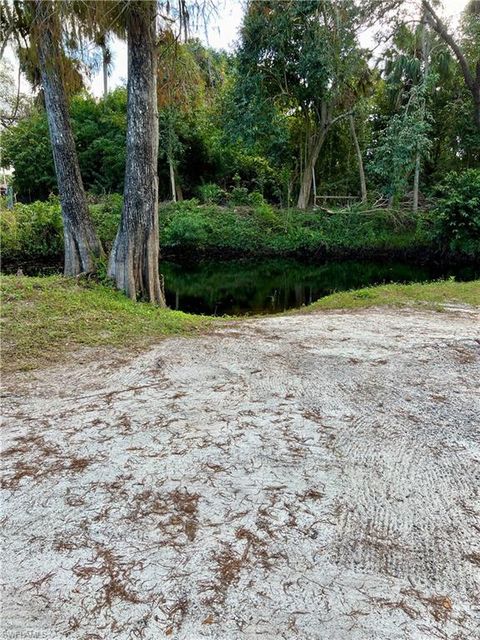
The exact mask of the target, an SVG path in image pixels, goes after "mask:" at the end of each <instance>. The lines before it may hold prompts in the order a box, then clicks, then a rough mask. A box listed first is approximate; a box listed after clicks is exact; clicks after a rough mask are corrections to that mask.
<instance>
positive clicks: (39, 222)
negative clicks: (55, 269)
mask: <svg viewBox="0 0 480 640" xmlns="http://www.w3.org/2000/svg"><path fill="white" fill-rule="evenodd" d="M0 234H1V245H2V258H3V260H4V261H5V262H10V261H16V260H18V259H23V260H38V261H44V260H49V259H57V258H58V257H59V256H61V255H62V253H63V225H62V216H61V212H60V203H59V202H58V199H57V198H54V197H51V198H50V199H49V200H48V201H47V202H39V201H37V202H33V203H32V204H29V205H26V204H16V205H15V206H14V208H13V209H12V210H8V209H7V210H4V211H2V212H1V215H0Z"/></svg>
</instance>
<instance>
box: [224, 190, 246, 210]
mask: <svg viewBox="0 0 480 640" xmlns="http://www.w3.org/2000/svg"><path fill="white" fill-rule="evenodd" d="M228 201H229V203H230V204H232V205H234V206H237V207H241V206H244V207H246V206H248V205H249V204H250V194H249V193H248V189H247V188H246V187H233V189H232V190H231V191H230V193H229V194H228Z"/></svg>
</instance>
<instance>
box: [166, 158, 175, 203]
mask: <svg viewBox="0 0 480 640" xmlns="http://www.w3.org/2000/svg"><path fill="white" fill-rule="evenodd" d="M168 166H169V168H170V188H171V191H172V201H173V202H176V201H177V186H176V184H175V167H174V166H173V162H172V160H171V159H170V158H169V159H168Z"/></svg>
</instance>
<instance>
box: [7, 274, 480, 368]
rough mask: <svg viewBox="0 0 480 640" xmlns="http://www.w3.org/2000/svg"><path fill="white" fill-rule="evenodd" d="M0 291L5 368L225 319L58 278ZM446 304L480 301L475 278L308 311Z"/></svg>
mask: <svg viewBox="0 0 480 640" xmlns="http://www.w3.org/2000/svg"><path fill="white" fill-rule="evenodd" d="M1 291H2V313H3V317H4V320H3V323H2V342H3V346H2V354H3V362H2V366H3V370H4V371H5V372H6V371H9V372H13V371H23V370H28V369H33V368H37V367H39V366H42V365H49V364H54V363H56V362H58V361H60V360H62V358H65V356H66V354H68V353H71V352H72V351H73V350H75V349H78V348H79V347H95V348H96V350H95V352H94V353H95V354H96V356H95V357H98V351H97V350H98V348H101V347H104V346H105V347H106V346H113V347H118V348H121V347H125V345H128V348H129V349H132V348H134V349H135V348H141V347H145V346H146V345H147V344H149V343H152V342H154V341H156V340H158V339H159V338H161V337H164V336H168V335H174V334H179V333H181V334H183V335H195V334H197V333H198V332H199V331H204V330H207V329H208V328H209V327H210V326H212V323H213V322H217V323H218V322H224V321H225V320H223V319H219V318H217V319H213V318H209V317H207V316H194V315H189V314H185V313H182V312H180V311H171V310H168V309H167V310H166V309H159V308H157V307H152V306H151V305H148V304H145V303H137V304H135V303H133V302H132V301H131V300H129V299H127V298H126V297H125V296H124V295H123V294H121V293H118V292H115V291H113V290H112V289H111V288H109V287H105V286H103V285H100V284H96V283H94V282H91V281H86V280H77V279H74V278H62V277H60V276H50V277H41V278H26V277H16V276H2V277H1ZM446 302H458V303H466V304H471V305H480V282H479V281H475V282H466V283H457V282H453V281H446V282H434V283H430V284H413V285H385V286H381V287H373V288H369V289H360V290H357V291H349V292H343V293H337V294H333V295H331V296H327V297H325V298H322V299H321V300H319V301H318V302H316V303H314V304H313V305H311V306H310V307H306V311H316V310H321V309H343V308H361V307H371V306H381V305H395V306H404V305H411V304H422V305H423V306H425V305H427V306H429V307H433V308H440V309H441V306H439V305H441V304H442V303H446ZM82 357H84V358H85V359H88V358H89V357H91V354H90V355H89V352H84V353H83V356H82V355H80V356H79V358H82Z"/></svg>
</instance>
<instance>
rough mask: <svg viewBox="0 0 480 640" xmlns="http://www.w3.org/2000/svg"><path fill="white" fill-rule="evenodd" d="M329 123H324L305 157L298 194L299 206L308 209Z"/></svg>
mask: <svg viewBox="0 0 480 640" xmlns="http://www.w3.org/2000/svg"><path fill="white" fill-rule="evenodd" d="M327 131H328V125H326V124H322V125H321V128H320V132H319V133H318V134H317V135H316V136H315V139H314V141H313V143H312V144H311V145H310V148H309V149H308V150H307V157H306V158H305V166H304V171H303V176H302V179H301V183H300V193H299V194H298V201H297V208H298V209H306V208H307V207H308V205H309V203H310V194H311V192H312V176H313V171H314V170H315V165H316V164H317V160H318V156H319V155H320V151H321V149H322V146H323V143H324V142H325V137H326V135H327Z"/></svg>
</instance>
